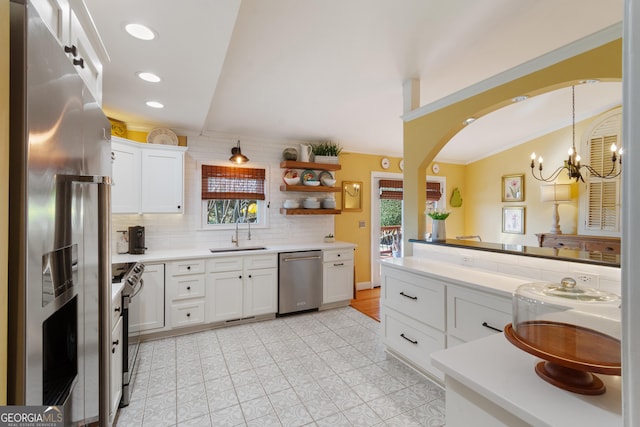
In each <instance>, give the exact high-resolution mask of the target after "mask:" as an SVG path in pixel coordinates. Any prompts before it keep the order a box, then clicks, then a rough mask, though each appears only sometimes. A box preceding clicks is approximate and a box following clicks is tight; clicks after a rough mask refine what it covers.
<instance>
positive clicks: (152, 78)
mask: <svg viewBox="0 0 640 427" xmlns="http://www.w3.org/2000/svg"><path fill="white" fill-rule="evenodd" d="M136 75H137V76H138V77H140V78H141V79H142V80H144V81H145V82H151V83H158V82H159V81H160V77H158V76H157V75H155V74H153V73H148V72H146V71H141V72H139V73H136Z"/></svg>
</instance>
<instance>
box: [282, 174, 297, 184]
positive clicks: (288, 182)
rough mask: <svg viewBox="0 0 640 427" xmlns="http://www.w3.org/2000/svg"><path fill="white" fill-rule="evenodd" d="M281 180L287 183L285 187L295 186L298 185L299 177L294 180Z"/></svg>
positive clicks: (285, 178)
mask: <svg viewBox="0 0 640 427" xmlns="http://www.w3.org/2000/svg"><path fill="white" fill-rule="evenodd" d="M283 179H284V182H286V183H287V185H297V184H299V183H300V177H299V176H296V177H295V178H287V177H284V178H283Z"/></svg>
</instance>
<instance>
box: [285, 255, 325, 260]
mask: <svg viewBox="0 0 640 427" xmlns="http://www.w3.org/2000/svg"><path fill="white" fill-rule="evenodd" d="M312 259H320V255H316V256H302V257H297V258H295V257H294V258H283V259H282V260H283V261H284V262H289V261H309V260H312Z"/></svg>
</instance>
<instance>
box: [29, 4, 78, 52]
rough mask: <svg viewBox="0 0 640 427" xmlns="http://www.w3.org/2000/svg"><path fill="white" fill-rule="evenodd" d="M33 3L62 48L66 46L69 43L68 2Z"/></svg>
mask: <svg viewBox="0 0 640 427" xmlns="http://www.w3.org/2000/svg"><path fill="white" fill-rule="evenodd" d="M32 3H33V6H35V8H36V10H37V11H38V15H40V17H41V18H42V20H43V21H44V23H45V24H46V25H47V27H49V30H51V33H52V34H53V36H54V37H55V38H56V39H57V40H58V42H59V43H60V46H65V45H66V44H67V43H68V41H69V10H70V8H69V2H68V0H33V1H32Z"/></svg>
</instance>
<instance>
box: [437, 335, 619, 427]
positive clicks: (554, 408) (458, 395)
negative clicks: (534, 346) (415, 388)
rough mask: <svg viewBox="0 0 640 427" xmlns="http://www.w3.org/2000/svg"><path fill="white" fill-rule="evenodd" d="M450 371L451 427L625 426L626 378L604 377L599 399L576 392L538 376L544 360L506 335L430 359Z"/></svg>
mask: <svg viewBox="0 0 640 427" xmlns="http://www.w3.org/2000/svg"><path fill="white" fill-rule="evenodd" d="M431 360H432V363H433V365H434V366H435V367H437V368H438V369H440V370H441V371H443V372H444V373H445V384H446V389H447V402H446V411H447V416H446V419H447V427H468V426H474V427H499V426H508V427H519V426H530V425H533V426H554V427H556V426H557V427H562V426H566V427H573V426H581V427H589V426H593V427H602V426H607V427H613V426H621V425H622V392H621V378H620V377H617V376H607V375H600V374H598V377H599V378H600V379H601V380H602V381H603V382H604V383H605V385H606V387H607V391H606V393H605V394H603V395H600V396H585V395H580V394H575V393H571V392H568V391H565V390H562V389H560V388H557V387H554V386H552V385H551V384H549V383H547V382H545V381H543V380H542V379H541V378H540V377H538V375H537V374H536V373H535V372H534V366H535V364H536V363H537V362H538V361H539V359H537V358H536V357H534V356H532V355H530V354H528V353H525V352H524V351H522V350H519V349H517V348H516V347H514V346H513V345H512V344H511V343H509V342H508V341H507V340H506V338H505V337H504V335H503V334H496V335H492V336H490V337H487V338H482V339H479V340H476V341H472V342H469V343H466V344H461V345H458V346H456V347H452V348H449V349H447V350H443V351H439V352H435V353H433V354H432V355H431Z"/></svg>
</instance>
